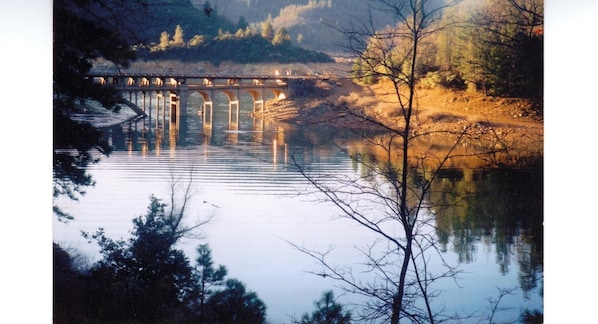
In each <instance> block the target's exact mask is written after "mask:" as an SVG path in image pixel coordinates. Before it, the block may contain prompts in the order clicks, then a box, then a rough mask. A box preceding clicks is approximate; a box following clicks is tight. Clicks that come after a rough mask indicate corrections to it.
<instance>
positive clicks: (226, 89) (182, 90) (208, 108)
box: [88, 72, 311, 126]
mask: <svg viewBox="0 0 598 324" xmlns="http://www.w3.org/2000/svg"><path fill="white" fill-rule="evenodd" d="M88 77H90V78H92V79H93V81H94V82H95V83H98V84H101V85H106V86H113V87H117V88H119V89H120V90H121V91H122V92H123V96H124V97H125V99H127V98H126V94H128V97H129V98H128V100H129V101H130V103H132V102H133V95H134V96H135V102H137V99H138V97H139V96H141V99H142V107H140V108H139V109H140V110H142V111H144V112H145V108H146V107H145V103H146V98H148V99H149V109H150V114H151V102H152V97H155V99H156V105H157V111H156V113H157V114H159V110H160V99H162V110H163V114H165V111H166V99H165V98H167V97H168V98H169V116H170V120H171V121H175V122H176V121H177V120H178V116H180V115H186V114H187V101H188V99H189V96H190V95H191V94H192V93H195V92H196V93H199V95H200V96H201V97H202V98H203V105H202V107H201V112H202V114H203V118H204V123H205V125H210V126H211V122H212V110H213V98H214V95H215V93H216V92H222V93H224V94H225V95H226V97H227V98H228V100H229V122H235V121H236V122H237V123H238V120H239V97H240V95H241V92H246V93H248V94H249V95H250V96H251V98H252V99H253V111H254V112H255V111H256V110H258V109H259V110H260V111H261V112H263V110H264V103H265V98H266V93H267V92H270V93H271V94H272V95H273V96H274V98H275V99H278V100H281V99H286V98H289V97H290V96H291V95H292V94H291V91H290V90H291V87H290V83H291V82H293V80H303V79H309V78H311V76H305V75H303V76H298V75H277V74H274V75H262V74H256V75H240V74H211V73H201V74H197V73H191V74H185V73H142V72H137V73H97V72H96V73H92V74H89V75H88ZM233 112H236V113H233Z"/></svg>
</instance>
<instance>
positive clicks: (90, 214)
mask: <svg viewBox="0 0 598 324" xmlns="http://www.w3.org/2000/svg"><path fill="white" fill-rule="evenodd" d="M222 99H223V98H220V100H219V101H218V100H216V107H215V108H216V109H215V112H214V120H213V126H212V129H211V130H209V129H207V128H206V127H204V124H203V121H202V117H201V115H199V114H197V108H193V107H199V101H200V100H199V99H198V98H195V97H192V98H191V100H190V108H189V114H188V116H186V117H181V120H180V121H179V127H178V128H174V127H169V125H168V124H169V121H168V118H167V119H166V122H165V123H164V124H163V125H160V124H158V128H163V129H164V130H163V131H161V130H159V129H158V130H157V129H156V124H155V122H156V121H155V117H154V120H151V119H147V118H146V119H145V120H142V121H138V122H136V123H128V124H125V125H124V126H123V127H116V128H112V129H111V130H109V131H108V130H107V132H106V133H107V136H108V137H109V139H110V141H111V143H112V145H113V146H114V147H115V148H116V151H115V152H114V153H112V154H111V155H110V156H109V157H103V158H102V159H101V161H100V163H98V164H97V165H94V166H92V167H91V168H90V170H89V172H90V174H91V175H92V176H93V178H94V180H95V181H96V185H95V187H93V188H89V190H87V194H86V195H85V196H84V197H83V198H82V199H81V200H80V201H79V202H73V201H66V200H60V201H59V204H60V205H61V206H63V208H64V209H65V210H66V211H67V212H70V213H71V214H72V215H74V216H75V220H74V221H71V222H68V223H61V222H55V224H54V230H53V231H54V239H55V240H56V241H58V242H62V243H64V244H66V246H70V247H73V248H76V249H78V250H79V251H81V252H83V253H85V254H86V255H89V258H90V261H95V260H97V258H98V254H97V246H96V245H95V244H93V243H92V244H88V243H87V242H86V241H85V240H84V239H83V238H82V237H81V235H80V232H81V231H87V232H94V231H95V230H97V229H98V228H99V227H103V228H104V229H105V232H106V234H107V235H108V236H110V237H112V238H120V237H127V236H128V234H129V231H130V230H131V229H132V222H131V220H132V219H133V218H134V217H137V216H140V215H144V214H145V212H146V208H147V206H148V204H149V196H150V195H155V196H157V197H159V198H162V199H164V200H165V201H166V202H168V200H169V197H170V187H169V186H170V184H171V183H172V179H177V180H179V181H181V183H183V184H186V183H188V181H189V179H192V186H193V188H194V190H195V195H194V198H193V200H192V201H191V206H190V208H189V209H188V210H189V211H190V212H189V214H188V215H189V217H190V218H189V221H190V222H192V221H193V220H194V219H202V218H205V217H208V216H214V221H213V222H211V223H209V224H208V225H206V226H205V227H204V228H203V229H202V234H203V235H204V239H203V240H202V241H197V240H186V241H184V242H182V243H181V248H182V249H184V251H185V252H186V254H187V256H188V257H189V258H190V259H191V260H194V259H195V257H196V254H195V249H196V247H197V245H199V244H202V243H206V242H207V243H209V245H210V247H211V248H212V256H213V259H214V262H215V263H216V264H222V265H225V266H226V267H227V268H228V270H229V278H237V279H239V280H240V281H242V282H243V283H245V284H246V286H247V288H248V289H249V290H252V291H255V292H256V293H257V294H258V296H259V298H260V299H262V300H263V301H264V303H265V304H266V305H267V316H268V320H269V321H270V322H271V323H289V322H290V319H291V317H295V318H298V317H300V316H301V314H303V313H304V312H311V311H312V310H313V307H314V306H313V301H314V300H317V299H319V297H320V295H321V293H322V292H323V291H325V290H328V289H334V290H335V291H336V295H337V296H339V295H340V296H341V297H340V299H339V302H341V303H347V304H348V303H350V302H354V301H359V300H358V299H357V298H356V297H355V296H350V295H343V294H342V292H341V291H340V290H338V289H336V288H335V285H336V283H335V282H333V281H330V280H327V279H324V278H322V277H319V276H315V275H313V274H309V273H308V272H310V271H318V270H319V269H320V267H319V265H318V264H316V263H314V262H313V261H312V259H310V258H309V257H308V256H306V255H305V254H303V253H301V252H299V251H297V250H296V249H295V248H294V247H292V246H291V245H290V244H289V242H292V243H295V244H298V245H301V246H306V247H309V248H314V249H319V250H327V249H329V248H330V247H333V248H334V253H333V254H332V255H333V257H334V261H335V262H336V263H338V264H342V265H352V264H355V263H357V262H360V261H362V257H361V256H359V254H358V253H357V251H356V250H355V249H354V246H363V245H365V244H366V243H367V242H371V241H372V240H373V239H374V237H373V236H372V235H371V234H370V233H368V232H366V231H364V230H363V229H362V228H360V227H358V226H356V225H354V224H353V223H350V222H348V221H347V220H344V219H339V218H337V217H336V216H337V215H338V210H337V209H335V207H334V206H331V205H330V204H327V203H322V202H315V197H314V196H313V195H309V194H306V193H307V192H309V191H312V189H313V188H311V187H310V186H309V184H308V183H307V182H306V181H305V179H304V178H303V177H302V176H301V175H300V174H298V173H297V172H296V170H295V168H294V167H293V166H292V163H291V159H292V157H294V156H295V157H300V158H301V160H302V161H303V162H304V163H307V164H309V165H310V167H311V168H315V169H318V170H319V172H321V173H323V174H330V175H332V176H334V175H355V174H359V173H360V172H361V170H360V169H359V166H358V165H356V164H355V163H353V162H352V161H351V160H350V159H349V158H347V157H346V156H345V155H344V154H343V153H342V152H340V151H339V149H338V147H337V146H336V145H334V144H333V143H332V139H334V140H335V142H337V143H339V142H342V143H353V142H354V141H355V139H352V138H351V137H350V135H348V134H345V132H343V131H339V130H332V129H329V128H323V127H322V128H317V127H311V128H296V127H292V126H290V125H287V124H284V123H275V122H268V121H259V120H258V121H256V120H253V119H251V118H250V117H249V116H248V114H249V111H248V110H250V109H251V108H246V107H251V105H247V104H246V102H245V104H244V102H243V101H242V102H241V117H240V121H239V123H238V124H236V125H231V124H229V123H228V120H229V118H228V106H227V104H226V101H225V100H222ZM246 100H247V99H245V101H246ZM158 122H160V121H158ZM539 174H541V172H540V173H539ZM533 175H534V173H533V172H532V173H531V178H529V176H530V172H528V171H525V172H519V173H518V172H517V171H509V172H506V173H497V172H490V171H488V172H486V171H484V172H482V171H480V170H465V169H452V170H447V172H446V173H445V174H444V176H443V177H442V179H440V180H439V182H438V184H437V185H439V186H440V185H442V186H449V187H453V188H456V187H460V186H467V187H475V190H473V191H475V192H476V194H475V195H474V197H476V199H477V201H478V203H477V204H475V206H476V207H475V208H474V207H473V205H471V206H470V205H466V206H464V205H463V204H459V206H458V207H455V208H452V209H448V210H442V211H437V213H436V214H437V216H436V220H435V221H436V224H437V225H438V227H439V228H441V229H442V231H441V232H440V231H439V233H440V234H439V235H438V236H439V239H440V241H441V242H442V250H443V256H444V257H445V258H446V259H447V260H448V261H449V263H451V264H452V265H458V266H459V268H460V270H462V271H463V273H462V274H461V275H460V276H459V277H460V280H459V281H458V284H456V283H455V282H454V281H452V280H446V281H445V282H441V283H440V284H439V286H438V287H437V288H438V289H440V290H442V293H441V296H440V297H439V298H438V299H436V301H435V304H434V305H435V306H436V307H438V308H442V307H444V308H446V309H447V310H448V311H450V312H459V313H460V314H461V315H466V314H467V315H473V317H472V319H471V320H468V321H466V322H474V323H476V322H482V323H484V322H488V321H487V318H488V316H489V315H490V306H491V305H490V303H489V301H488V299H490V298H494V299H496V298H497V296H498V290H497V289H498V288H517V289H516V290H515V291H514V293H513V294H511V295H509V296H506V297H505V298H504V299H503V300H502V301H501V304H500V306H501V307H502V308H504V309H505V310H502V311H500V312H498V313H497V314H495V317H494V319H495V320H497V321H499V322H503V321H514V320H516V319H517V318H518V316H519V314H520V312H521V311H522V310H524V309H529V310H539V311H542V312H543V295H542V289H543V283H542V276H543V268H542V238H541V237H542V235H541V232H542V229H541V223H542V211H541V208H542V202H541V200H542V199H541V197H539V198H538V197H537V196H538V195H540V196H541V185H540V186H538V181H537V179H535V180H534V178H533ZM536 175H537V174H536ZM528 178H529V179H528ZM299 193H302V195H298V194H299ZM538 237H539V238H538Z"/></svg>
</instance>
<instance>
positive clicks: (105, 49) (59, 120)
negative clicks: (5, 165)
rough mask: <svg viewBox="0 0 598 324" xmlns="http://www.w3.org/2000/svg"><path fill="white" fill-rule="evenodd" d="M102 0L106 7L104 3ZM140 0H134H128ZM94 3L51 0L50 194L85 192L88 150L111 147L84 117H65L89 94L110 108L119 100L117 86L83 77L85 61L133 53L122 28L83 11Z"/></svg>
mask: <svg viewBox="0 0 598 324" xmlns="http://www.w3.org/2000/svg"><path fill="white" fill-rule="evenodd" d="M108 2H109V1H106V3H105V5H106V7H109V5H110V3H108ZM142 2H143V0H136V1H132V2H131V3H132V4H133V3H142ZM100 3H103V2H102V1H100ZM94 4H97V2H95V1H94V2H93V3H89V2H87V1H74V0H56V1H54V3H53V5H54V6H53V11H54V12H53V13H54V17H53V18H54V19H53V45H54V48H53V75H52V85H53V89H52V90H53V120H52V121H53V130H54V133H53V136H54V138H53V154H54V159H53V181H54V197H58V196H67V197H69V198H70V199H73V200H77V199H78V198H79V196H81V195H83V194H85V188H86V187H89V186H92V185H93V184H94V181H93V179H92V178H91V176H90V175H89V174H87V171H86V170H87V167H88V166H89V165H90V164H93V163H96V162H97V161H98V159H97V158H94V157H93V154H92V152H94V151H98V152H100V154H104V155H108V154H109V153H110V151H111V149H110V146H109V145H108V143H107V142H106V141H104V140H103V139H102V136H101V133H100V131H99V130H97V129H96V128H94V127H93V126H92V125H90V124H89V123H80V122H76V121H74V120H73V119H71V118H70V115H71V113H72V112H74V111H78V110H82V109H83V107H82V106H83V104H84V103H85V102H86V101H87V100H95V101H97V102H99V103H100V104H101V105H103V106H104V107H106V108H107V109H108V110H111V111H114V112H116V111H118V108H119V106H118V104H119V103H122V102H123V99H122V97H121V96H120V94H119V93H118V91H117V90H114V89H111V88H109V87H101V86H99V85H97V84H94V83H93V80H91V79H90V78H88V76H87V74H88V73H89V71H90V69H91V67H92V64H91V62H92V61H93V60H95V59H97V58H99V57H103V58H104V59H106V60H108V61H112V62H113V63H114V64H115V65H116V66H120V67H127V66H128V65H129V63H130V61H131V60H133V59H134V58H135V54H134V52H133V51H132V50H131V48H130V46H129V44H128V42H127V40H126V38H125V37H124V36H123V34H122V33H121V32H123V33H124V32H126V30H124V29H116V26H113V25H109V24H107V23H106V21H105V20H99V19H98V18H97V16H96V15H86V14H85V13H88V12H90V10H91V8H92V6H93V5H94ZM91 12H93V11H91ZM96 14H98V15H99V14H101V12H96ZM117 14H118V13H117ZM122 20H126V19H122ZM53 210H54V215H56V216H57V217H58V218H60V219H72V216H71V215H68V214H67V213H65V212H64V211H62V210H61V209H60V208H59V207H58V206H54V207H53Z"/></svg>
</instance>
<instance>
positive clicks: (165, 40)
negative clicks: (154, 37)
mask: <svg viewBox="0 0 598 324" xmlns="http://www.w3.org/2000/svg"><path fill="white" fill-rule="evenodd" d="M169 45H170V34H169V33H168V32H167V31H163V32H162V33H161V34H160V44H159V45H158V46H159V47H160V48H161V49H166V48H168V46H169Z"/></svg>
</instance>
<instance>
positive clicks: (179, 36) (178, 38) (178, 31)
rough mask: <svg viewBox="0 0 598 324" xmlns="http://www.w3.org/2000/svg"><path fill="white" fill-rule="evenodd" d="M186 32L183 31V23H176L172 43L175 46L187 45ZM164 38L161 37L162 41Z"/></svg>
mask: <svg viewBox="0 0 598 324" xmlns="http://www.w3.org/2000/svg"><path fill="white" fill-rule="evenodd" d="M184 37H185V33H184V31H183V27H181V25H176V28H175V30H174V35H173V36H172V45H174V46H183V45H185V38H184ZM161 41H162V40H161V39H160V42H161Z"/></svg>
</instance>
